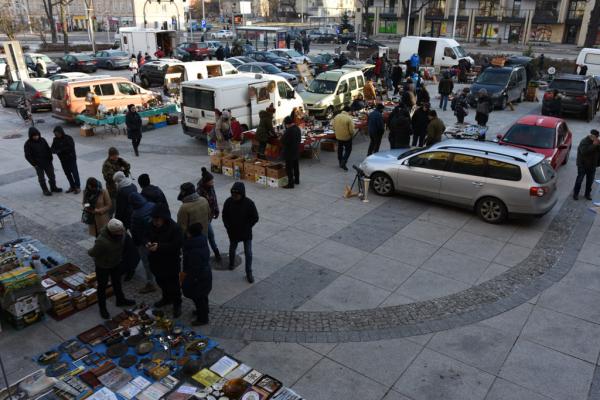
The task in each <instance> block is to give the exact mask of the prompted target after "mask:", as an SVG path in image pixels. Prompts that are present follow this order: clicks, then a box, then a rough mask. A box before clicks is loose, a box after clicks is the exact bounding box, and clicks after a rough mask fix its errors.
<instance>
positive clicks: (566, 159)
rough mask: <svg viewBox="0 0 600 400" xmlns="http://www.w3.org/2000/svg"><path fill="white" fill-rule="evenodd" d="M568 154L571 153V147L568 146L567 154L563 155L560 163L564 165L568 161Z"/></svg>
mask: <svg viewBox="0 0 600 400" xmlns="http://www.w3.org/2000/svg"><path fill="white" fill-rule="evenodd" d="M570 155H571V148H570V147H569V150H567V155H566V156H565V159H564V160H563V162H562V164H561V165H566V164H567V163H568V162H569V156H570Z"/></svg>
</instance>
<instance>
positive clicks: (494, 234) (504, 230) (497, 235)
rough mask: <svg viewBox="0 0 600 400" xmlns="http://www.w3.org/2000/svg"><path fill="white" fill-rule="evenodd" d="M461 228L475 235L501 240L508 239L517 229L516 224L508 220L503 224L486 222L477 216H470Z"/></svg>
mask: <svg viewBox="0 0 600 400" xmlns="http://www.w3.org/2000/svg"><path fill="white" fill-rule="evenodd" d="M462 230H464V231H466V232H470V233H473V234H475V235H476V236H484V237H487V238H490V239H494V240H499V241H501V242H506V241H508V240H509V239H510V238H511V237H512V236H513V235H514V233H515V232H516V231H517V226H515V225H514V224H512V223H511V221H508V222H507V223H505V224H498V225H494V224H488V223H487V222H484V221H482V220H481V219H479V218H471V219H470V220H469V221H468V222H467V223H466V224H465V225H464V226H463V227H462Z"/></svg>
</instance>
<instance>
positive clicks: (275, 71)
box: [262, 64, 281, 74]
mask: <svg viewBox="0 0 600 400" xmlns="http://www.w3.org/2000/svg"><path fill="white" fill-rule="evenodd" d="M262 69H264V70H265V72H266V73H268V74H280V73H281V70H280V69H279V68H277V67H276V66H274V65H271V64H269V65H263V66H262Z"/></svg>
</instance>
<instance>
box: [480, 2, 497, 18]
mask: <svg viewBox="0 0 600 400" xmlns="http://www.w3.org/2000/svg"><path fill="white" fill-rule="evenodd" d="M499 3H500V2H499V1H496V0H479V15H480V16H482V17H495V16H497V15H498V7H499V5H500V4H499Z"/></svg>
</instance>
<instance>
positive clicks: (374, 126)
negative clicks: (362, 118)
mask: <svg viewBox="0 0 600 400" xmlns="http://www.w3.org/2000/svg"><path fill="white" fill-rule="evenodd" d="M384 109H385V107H384V106H383V104H381V103H379V104H377V106H376V107H375V109H374V110H373V111H371V112H370V113H369V116H368V117H367V129H368V131H369V138H370V142H369V149H368V150H367V155H368V156H370V155H371V154H373V153H377V152H378V151H379V146H381V138H383V134H384V133H385V123H384V122H383V110H384Z"/></svg>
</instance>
